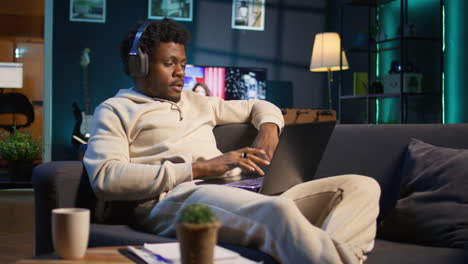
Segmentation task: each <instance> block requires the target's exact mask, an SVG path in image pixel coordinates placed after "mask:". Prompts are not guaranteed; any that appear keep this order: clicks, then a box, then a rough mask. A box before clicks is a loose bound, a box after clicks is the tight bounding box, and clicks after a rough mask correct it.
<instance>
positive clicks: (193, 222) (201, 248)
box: [176, 203, 221, 264]
mask: <svg viewBox="0 0 468 264" xmlns="http://www.w3.org/2000/svg"><path fill="white" fill-rule="evenodd" d="M220 226H221V224H220V222H219V221H218V220H217V219H216V218H215V216H214V215H213V212H212V211H211V209H210V208H209V207H208V206H207V205H205V204H198V203H193V204H189V205H187V206H185V207H184V208H183V209H182V212H181V214H180V216H179V217H178V219H177V225H176V233H177V240H178V241H179V245H180V253H181V259H182V264H189V263H190V264H191V263H194V264H195V263H205V264H212V263H213V251H214V247H215V245H216V241H217V239H218V229H219V227H220Z"/></svg>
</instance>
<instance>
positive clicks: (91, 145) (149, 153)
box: [84, 89, 284, 200]
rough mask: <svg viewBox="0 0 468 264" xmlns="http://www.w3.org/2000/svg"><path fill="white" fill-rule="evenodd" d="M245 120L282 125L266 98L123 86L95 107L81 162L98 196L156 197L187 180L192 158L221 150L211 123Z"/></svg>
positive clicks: (259, 123)
mask: <svg viewBox="0 0 468 264" xmlns="http://www.w3.org/2000/svg"><path fill="white" fill-rule="evenodd" d="M247 122H252V124H253V125H254V126H255V127H256V128H257V129H258V128H259V127H260V125H261V124H263V123H266V122H272V123H275V124H277V125H278V127H279V128H280V129H282V128H283V126H284V121H283V116H282V114H281V111H280V110H279V109H278V108H277V107H276V106H274V105H273V104H271V103H269V102H266V101H261V100H238V101H225V100H222V99H220V98H217V97H206V96H201V95H198V94H196V93H194V92H192V91H184V92H183V93H182V97H181V100H180V101H179V102H178V103H174V102H170V101H167V100H162V99H157V98H151V97H148V96H145V95H143V94H140V93H138V92H136V91H134V90H133V89H123V90H120V91H119V92H118V93H117V95H116V96H114V97H112V98H110V99H108V100H106V101H105V102H103V103H102V104H101V105H99V107H98V108H97V109H96V111H95V113H94V121H93V129H92V132H91V138H90V139H89V142H88V148H87V151H86V154H85V157H84V164H85V167H86V170H87V172H88V175H89V178H90V181H91V185H92V187H93V189H94V192H95V193H96V195H97V196H98V198H100V199H103V200H142V199H157V197H159V196H160V195H161V194H162V193H165V192H167V191H169V190H171V189H172V188H174V187H175V186H176V185H177V184H179V183H182V182H185V181H190V180H192V163H193V162H196V161H200V160H206V159H211V158H214V157H216V156H219V155H221V154H222V153H221V152H220V151H219V150H218V149H217V148H216V141H215V137H214V135H213V128H214V127H215V126H217V125H224V124H232V123H247Z"/></svg>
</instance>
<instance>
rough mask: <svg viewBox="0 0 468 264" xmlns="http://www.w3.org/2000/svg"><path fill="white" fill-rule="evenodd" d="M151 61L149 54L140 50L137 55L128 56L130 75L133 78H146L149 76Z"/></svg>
mask: <svg viewBox="0 0 468 264" xmlns="http://www.w3.org/2000/svg"><path fill="white" fill-rule="evenodd" d="M148 68H149V61H148V54H146V53H144V52H143V51H141V49H140V48H138V54H137V55H130V56H128V74H129V75H130V76H131V77H134V78H136V77H145V76H146V75H148Z"/></svg>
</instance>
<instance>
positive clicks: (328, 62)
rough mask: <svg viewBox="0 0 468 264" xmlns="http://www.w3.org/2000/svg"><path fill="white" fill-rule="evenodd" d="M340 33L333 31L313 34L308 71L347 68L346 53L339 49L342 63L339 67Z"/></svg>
mask: <svg viewBox="0 0 468 264" xmlns="http://www.w3.org/2000/svg"><path fill="white" fill-rule="evenodd" d="M340 49H341V39H340V35H338V33H335V32H325V33H317V34H316V35H315V40H314V47H313V48H312V58H311V59H310V71H312V72H325V71H339V70H340V69H343V70H347V69H349V65H348V60H347V59H346V54H345V52H344V51H341V54H342V57H343V64H342V67H341V68H340Z"/></svg>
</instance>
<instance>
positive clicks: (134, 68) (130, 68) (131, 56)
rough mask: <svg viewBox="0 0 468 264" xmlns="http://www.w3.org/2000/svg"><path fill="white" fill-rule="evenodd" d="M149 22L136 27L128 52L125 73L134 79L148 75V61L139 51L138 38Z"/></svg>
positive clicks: (146, 55)
mask: <svg viewBox="0 0 468 264" xmlns="http://www.w3.org/2000/svg"><path fill="white" fill-rule="evenodd" d="M149 24H150V22H145V23H143V24H142V25H140V26H139V27H138V30H137V32H136V33H135V38H134V39H133V43H132V47H131V48H130V51H129V52H128V61H127V68H126V72H127V73H128V74H129V75H130V76H131V77H134V78H137V77H145V76H146V75H148V69H149V59H148V54H146V53H145V52H144V51H142V50H141V49H140V38H141V36H142V35H143V33H144V32H145V30H146V28H147V27H148V26H149Z"/></svg>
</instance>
